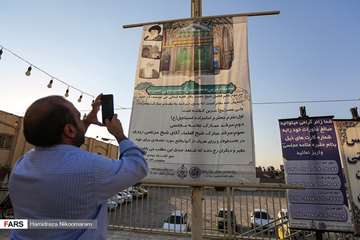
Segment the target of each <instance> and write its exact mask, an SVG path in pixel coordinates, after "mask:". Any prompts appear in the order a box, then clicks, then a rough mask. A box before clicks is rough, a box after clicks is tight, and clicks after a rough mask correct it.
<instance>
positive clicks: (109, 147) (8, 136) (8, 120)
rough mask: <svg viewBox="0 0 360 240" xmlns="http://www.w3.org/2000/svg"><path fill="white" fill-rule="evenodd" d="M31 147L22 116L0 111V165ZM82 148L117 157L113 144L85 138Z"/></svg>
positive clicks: (13, 162)
mask: <svg viewBox="0 0 360 240" xmlns="http://www.w3.org/2000/svg"><path fill="white" fill-rule="evenodd" d="M31 148H33V146H32V145H31V144H29V143H28V142H26V140H25V137H24V135H23V118H22V117H20V116H16V115H14V114H11V113H7V112H4V111H0V167H1V166H4V165H10V166H13V165H14V164H15V162H16V161H17V159H19V158H20V157H21V156H22V155H23V154H24V153H25V152H27V151H28V150H30V149H31ZM81 148H82V149H84V150H87V151H89V152H94V153H97V154H101V155H104V156H107V157H108V158H111V159H117V158H118V147H117V146H116V145H113V144H109V143H105V142H101V141H98V140H96V139H93V138H86V139H85V143H84V144H83V145H82V146H81Z"/></svg>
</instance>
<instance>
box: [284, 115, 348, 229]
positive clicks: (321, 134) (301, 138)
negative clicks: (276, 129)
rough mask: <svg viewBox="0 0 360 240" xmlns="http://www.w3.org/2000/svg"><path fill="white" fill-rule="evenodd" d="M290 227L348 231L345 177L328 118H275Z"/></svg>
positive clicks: (333, 131) (330, 120)
mask: <svg viewBox="0 0 360 240" xmlns="http://www.w3.org/2000/svg"><path fill="white" fill-rule="evenodd" d="M279 124H280V135H281V145H282V152H283V158H284V166H285V178H286V183H288V184H302V185H303V186H304V189H301V190H297V189H296V190H295V189H291V190H288V204H289V211H288V212H289V219H290V227H291V228H298V229H312V230H324V231H325V230H326V231H342V232H351V231H352V226H351V216H350V212H349V206H348V200H347V194H346V189H345V177H344V174H343V170H342V165H341V161H340V155H339V150H338V144H337V139H336V132H335V128H334V124H333V120H332V117H314V118H297V119H284V120H279Z"/></svg>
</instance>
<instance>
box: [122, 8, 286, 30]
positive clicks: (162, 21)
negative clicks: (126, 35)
mask: <svg viewBox="0 0 360 240" xmlns="http://www.w3.org/2000/svg"><path fill="white" fill-rule="evenodd" d="M279 14H280V11H277V10H274V11H262V12H248V13H237V14H225V15H214V16H199V17H191V18H178V19H169V20H159V21H152V22H143V23H134V24H126V25H123V26H122V27H123V28H135V27H142V26H144V25H151V24H163V23H170V22H178V21H189V20H209V19H214V18H227V17H257V16H269V15H279Z"/></svg>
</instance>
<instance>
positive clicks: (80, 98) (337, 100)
mask: <svg viewBox="0 0 360 240" xmlns="http://www.w3.org/2000/svg"><path fill="white" fill-rule="evenodd" d="M4 50H5V51H7V52H8V53H10V54H11V55H13V56H15V57H16V58H18V59H20V60H21V61H23V62H25V63H27V64H28V65H29V67H28V68H27V70H26V72H25V75H26V76H28V77H29V76H31V71H32V69H33V68H35V69H37V70H39V71H40V72H42V73H43V74H45V75H47V76H48V77H50V81H49V83H48V84H47V87H48V88H52V85H53V84H54V80H55V81H58V82H60V83H62V84H63V85H65V86H67V89H66V91H65V94H64V96H65V97H69V95H70V89H74V90H76V91H78V92H79V93H80V96H79V98H78V102H81V101H82V99H83V96H84V95H87V96H89V97H91V98H92V99H93V101H94V99H95V96H94V95H92V94H90V93H88V92H85V91H83V90H81V89H79V88H77V87H75V86H73V85H70V84H68V83H67V82H65V81H63V80H61V79H59V78H57V77H55V76H54V75H52V74H50V73H48V72H47V71H45V70H43V69H41V68H40V67H38V66H36V65H35V64H33V63H31V62H29V61H28V60H26V59H25V58H23V57H21V56H19V55H18V54H16V53H15V52H14V51H12V50H10V49H9V48H6V47H4V46H3V45H2V44H0V60H1V58H2V55H3V53H4ZM356 101H360V98H353V99H325V100H302V101H301V100H300V101H269V102H253V103H252V104H253V105H274V104H276V105H278V104H305V103H334V102H356ZM131 109H132V108H131V107H116V108H114V110H131ZM80 111H89V110H88V109H87V110H80Z"/></svg>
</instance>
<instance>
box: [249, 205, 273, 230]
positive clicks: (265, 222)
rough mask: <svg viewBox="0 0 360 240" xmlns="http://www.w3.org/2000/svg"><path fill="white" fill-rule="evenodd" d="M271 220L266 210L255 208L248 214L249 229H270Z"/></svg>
mask: <svg viewBox="0 0 360 240" xmlns="http://www.w3.org/2000/svg"><path fill="white" fill-rule="evenodd" d="M272 221H273V219H272V218H271V217H270V215H269V213H268V212H267V210H266V209H260V208H255V209H254V211H253V212H251V214H250V225H251V228H256V227H261V226H264V228H271V227H273V226H271V224H269V223H271V222H272Z"/></svg>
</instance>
